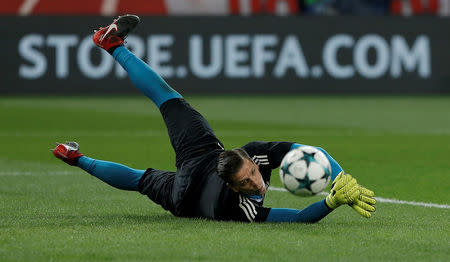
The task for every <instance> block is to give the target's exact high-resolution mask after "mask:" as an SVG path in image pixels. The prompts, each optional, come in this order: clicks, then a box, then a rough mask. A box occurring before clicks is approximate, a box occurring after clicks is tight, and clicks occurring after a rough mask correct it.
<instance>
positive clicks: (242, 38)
mask: <svg viewBox="0 0 450 262" xmlns="http://www.w3.org/2000/svg"><path fill="white" fill-rule="evenodd" d="M249 43H250V37H249V36H248V35H229V36H227V37H226V40H225V76H228V77H240V78H241V77H242V78H244V77H249V76H250V67H249V66H248V64H242V63H245V62H247V63H248V62H249V61H248V60H249V55H248V51H246V50H242V49H240V48H242V47H247V46H248V45H249Z"/></svg>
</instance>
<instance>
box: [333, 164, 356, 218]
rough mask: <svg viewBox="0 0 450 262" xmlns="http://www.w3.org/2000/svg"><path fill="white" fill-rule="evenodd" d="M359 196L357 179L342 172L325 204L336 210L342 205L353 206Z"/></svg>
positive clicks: (335, 180)
mask: <svg viewBox="0 0 450 262" xmlns="http://www.w3.org/2000/svg"><path fill="white" fill-rule="evenodd" d="M359 196H360V192H359V185H358V183H357V182H356V179H354V178H353V177H352V176H351V175H350V174H345V173H344V171H342V172H341V173H339V175H338V176H337V177H336V178H335V179H334V181H333V184H331V192H330V194H329V195H328V196H327V198H326V199H325V202H326V203H327V206H328V207H330V208H332V209H335V208H337V207H338V206H340V205H342V204H352V203H353V202H354V201H355V199H358V198H359Z"/></svg>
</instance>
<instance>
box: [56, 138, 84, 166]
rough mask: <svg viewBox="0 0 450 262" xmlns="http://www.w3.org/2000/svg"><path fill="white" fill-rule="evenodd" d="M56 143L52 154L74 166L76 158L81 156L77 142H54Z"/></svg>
mask: <svg viewBox="0 0 450 262" xmlns="http://www.w3.org/2000/svg"><path fill="white" fill-rule="evenodd" d="M56 145H57V146H56V148H55V149H53V155H55V157H56V158H59V159H61V160H62V161H64V162H66V163H67V164H69V165H71V166H75V165H76V164H77V162H78V158H80V157H82V156H83V154H82V153H80V146H79V145H78V143H77V142H66V143H64V144H61V143H56Z"/></svg>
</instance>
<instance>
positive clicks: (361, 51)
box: [353, 34, 390, 78]
mask: <svg viewBox="0 0 450 262" xmlns="http://www.w3.org/2000/svg"><path fill="white" fill-rule="evenodd" d="M370 48H374V49H375V53H376V56H377V58H376V61H375V64H374V65H370V64H369V61H368V58H367V54H368V51H369V49H370ZM353 60H354V64H355V68H356V70H357V71H358V73H360V74H361V76H363V77H367V78H378V77H381V76H383V75H384V74H385V73H386V71H387V70H388V69H389V62H390V61H389V45H388V43H387V42H386V40H384V38H382V37H381V36H379V35H373V34H371V35H366V36H363V37H361V39H359V40H358V42H357V43H356V45H355V51H354V54H353Z"/></svg>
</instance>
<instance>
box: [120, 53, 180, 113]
mask: <svg viewBox="0 0 450 262" xmlns="http://www.w3.org/2000/svg"><path fill="white" fill-rule="evenodd" d="M112 55H113V57H114V58H115V59H116V61H117V62H119V64H120V65H121V66H122V67H123V68H124V69H125V71H127V73H128V76H129V77H130V80H131V82H133V84H134V85H135V86H136V87H137V88H138V89H139V90H140V91H141V92H142V93H144V95H146V96H147V97H148V98H150V99H151V100H152V101H153V103H155V104H156V106H157V107H158V108H160V107H161V105H162V104H163V103H164V102H166V101H167V100H170V99H173V98H182V96H181V95H180V94H179V93H178V92H177V91H175V90H173V89H172V88H171V87H170V86H169V85H168V84H167V83H166V81H164V80H163V79H162V78H161V77H160V76H159V75H158V74H157V73H156V72H155V71H153V69H151V68H150V67H149V66H148V65H147V64H146V63H144V62H143V61H142V60H141V59H139V58H138V57H136V56H135V55H134V54H133V53H131V52H130V51H129V50H128V49H127V48H126V47H124V46H123V45H121V46H119V47H117V48H116V49H115V50H114V52H113V54H112Z"/></svg>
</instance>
